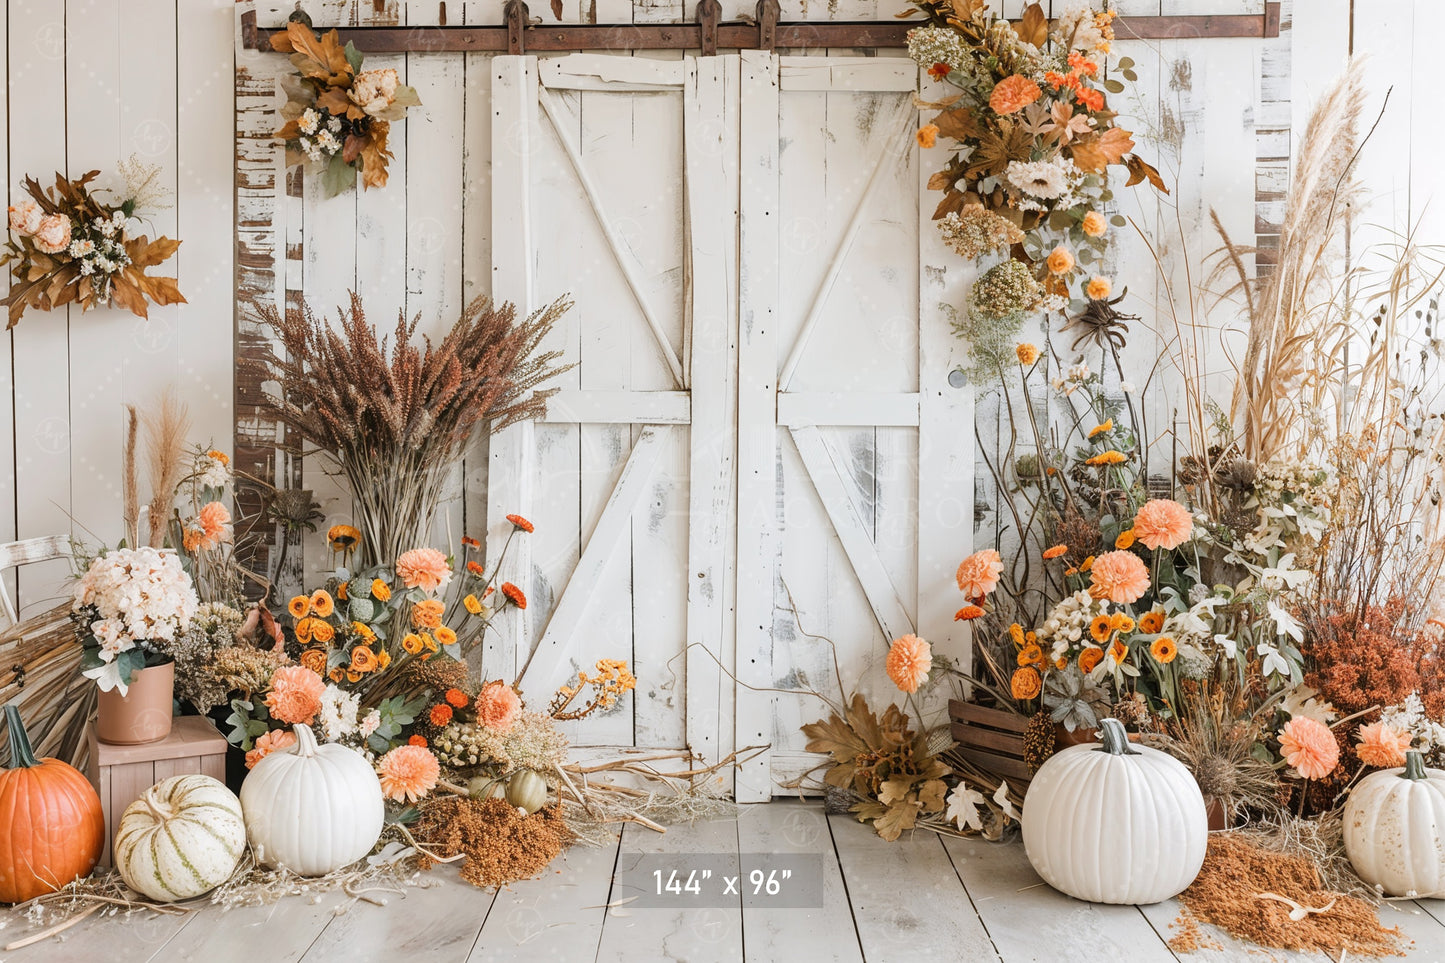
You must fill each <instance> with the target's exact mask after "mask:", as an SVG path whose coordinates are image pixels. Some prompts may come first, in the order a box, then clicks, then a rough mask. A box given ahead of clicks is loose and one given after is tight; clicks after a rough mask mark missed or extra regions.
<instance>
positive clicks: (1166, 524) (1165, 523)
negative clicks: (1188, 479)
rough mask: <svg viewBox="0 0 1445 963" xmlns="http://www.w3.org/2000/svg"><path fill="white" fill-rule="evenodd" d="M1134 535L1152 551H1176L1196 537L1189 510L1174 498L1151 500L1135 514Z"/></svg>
mask: <svg viewBox="0 0 1445 963" xmlns="http://www.w3.org/2000/svg"><path fill="white" fill-rule="evenodd" d="M1134 534H1135V535H1137V536H1138V537H1139V541H1141V542H1143V543H1144V545H1145V546H1147V547H1148V548H1150V549H1159V548H1163V549H1174V548H1178V547H1179V546H1180V545H1183V544H1184V543H1185V542H1187V541H1189V539H1190V538H1191V537H1193V535H1194V518H1193V516H1191V515H1190V514H1189V509H1187V508H1185V507H1184V506H1183V505H1181V504H1179V503H1178V502H1176V501H1175V500H1174V499H1172V498H1151V499H1150V500H1149V501H1147V502H1145V503H1144V504H1143V505H1140V506H1139V511H1138V512H1136V513H1135V514H1134Z"/></svg>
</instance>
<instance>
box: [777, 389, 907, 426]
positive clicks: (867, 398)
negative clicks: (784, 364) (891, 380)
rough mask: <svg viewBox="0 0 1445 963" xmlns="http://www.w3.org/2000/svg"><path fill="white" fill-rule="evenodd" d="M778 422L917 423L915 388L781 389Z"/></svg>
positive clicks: (840, 423)
mask: <svg viewBox="0 0 1445 963" xmlns="http://www.w3.org/2000/svg"><path fill="white" fill-rule="evenodd" d="M778 424H780V425H787V426H788V427H789V428H803V427H807V426H809V425H820V426H821V425H874V426H876V425H893V426H898V427H912V428H916V427H918V392H916V391H909V392H901V393H888V394H884V393H883V392H851V391H850V392H843V391H784V392H780V393H779V394H778Z"/></svg>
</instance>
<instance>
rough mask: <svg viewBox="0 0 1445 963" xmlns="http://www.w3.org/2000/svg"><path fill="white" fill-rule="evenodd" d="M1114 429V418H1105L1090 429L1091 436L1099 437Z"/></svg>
mask: <svg viewBox="0 0 1445 963" xmlns="http://www.w3.org/2000/svg"><path fill="white" fill-rule="evenodd" d="M1113 430H1114V419H1113V418H1105V419H1104V420H1103V421H1102V422H1100V423H1099V424H1097V425H1095V426H1094V427H1092V428H1090V429H1089V437H1090V438H1091V439H1092V438H1097V437H1099V436H1100V435H1103V434H1107V433H1108V432H1111V431H1113Z"/></svg>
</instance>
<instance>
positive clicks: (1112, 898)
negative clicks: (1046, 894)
mask: <svg viewBox="0 0 1445 963" xmlns="http://www.w3.org/2000/svg"><path fill="white" fill-rule="evenodd" d="M1100 738H1101V739H1102V740H1103V745H1098V746H1091V745H1077V746H1070V747H1069V748H1068V749H1065V750H1063V751H1062V752H1058V753H1056V754H1055V755H1053V756H1052V757H1050V759H1049V760H1048V761H1047V762H1045V763H1044V764H1043V765H1042V766H1041V767H1039V771H1038V773H1037V774H1036V775H1035V776H1034V779H1033V781H1032V782H1031V783H1029V788H1028V794H1027V795H1026V796H1025V797H1024V811H1023V836H1024V850H1025V851H1026V852H1027V853H1028V857H1029V862H1030V863H1033V866H1034V869H1035V870H1036V871H1037V872H1038V874H1039V875H1040V876H1042V877H1043V878H1044V881H1045V882H1047V883H1048V884H1049V885H1050V886H1052V887H1053V888H1054V889H1056V890H1059V891H1060V892H1062V893H1066V894H1068V895H1069V896H1072V897H1074V898H1076V899H1081V900H1086V901H1088V902H1090V903H1157V902H1159V901H1160V900H1166V899H1168V898H1169V897H1171V896H1176V895H1178V894H1179V893H1180V892H1181V891H1182V890H1183V889H1184V888H1185V887H1186V886H1188V885H1189V884H1190V883H1192V882H1194V878H1195V877H1196V876H1198V875H1199V868H1200V867H1201V866H1203V865H1204V851H1205V848H1206V847H1207V846H1208V843H1209V817H1208V816H1207V815H1206V814H1205V810H1204V796H1203V795H1202V794H1201V793H1200V791H1199V784H1198V783H1196V782H1195V781H1194V777H1193V776H1192V775H1190V773H1189V770H1188V769H1186V768H1185V767H1184V765H1183V764H1182V763H1180V762H1179V760H1177V759H1175V758H1174V757H1172V756H1170V755H1168V754H1167V753H1164V752H1160V751H1159V750H1158V749H1151V748H1149V747H1148V746H1131V745H1130V744H1129V736H1128V734H1127V733H1125V731H1124V726H1123V725H1122V724H1121V723H1120V722H1119V720H1117V719H1105V720H1104V721H1103V722H1102V723H1101V724H1100Z"/></svg>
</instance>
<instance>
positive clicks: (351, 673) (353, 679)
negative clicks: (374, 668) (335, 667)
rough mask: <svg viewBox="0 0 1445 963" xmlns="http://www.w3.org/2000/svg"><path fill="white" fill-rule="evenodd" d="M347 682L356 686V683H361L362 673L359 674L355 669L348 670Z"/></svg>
mask: <svg viewBox="0 0 1445 963" xmlns="http://www.w3.org/2000/svg"><path fill="white" fill-rule="evenodd" d="M346 681H347V682H350V683H352V684H353V685H354V684H356V683H358V682H360V681H361V673H360V672H357V671H356V670H355V669H347V670H346Z"/></svg>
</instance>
